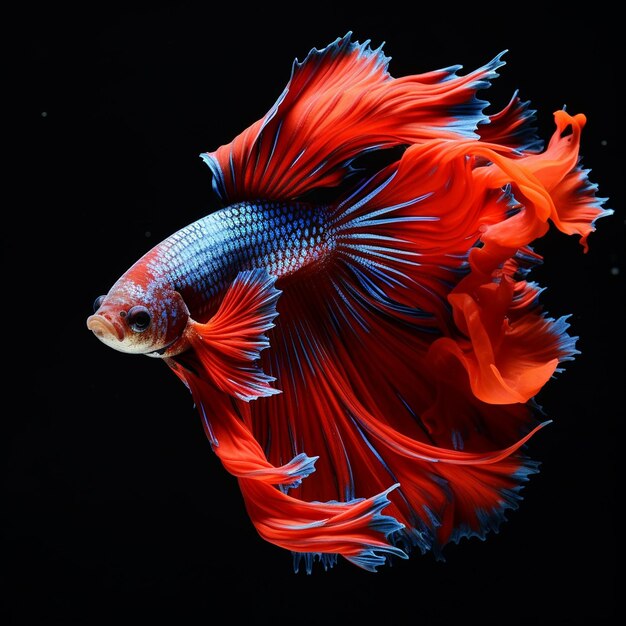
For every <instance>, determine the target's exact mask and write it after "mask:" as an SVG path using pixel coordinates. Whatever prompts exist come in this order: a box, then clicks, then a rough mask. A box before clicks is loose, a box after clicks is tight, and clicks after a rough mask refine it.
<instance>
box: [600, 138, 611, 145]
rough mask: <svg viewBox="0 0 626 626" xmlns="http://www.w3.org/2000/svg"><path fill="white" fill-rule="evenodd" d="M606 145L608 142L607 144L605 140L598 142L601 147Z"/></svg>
mask: <svg viewBox="0 0 626 626" xmlns="http://www.w3.org/2000/svg"><path fill="white" fill-rule="evenodd" d="M608 143H609V142H608V141H607V140H606V139H603V140H602V141H601V142H600V145H601V146H606V145H607V144H608Z"/></svg>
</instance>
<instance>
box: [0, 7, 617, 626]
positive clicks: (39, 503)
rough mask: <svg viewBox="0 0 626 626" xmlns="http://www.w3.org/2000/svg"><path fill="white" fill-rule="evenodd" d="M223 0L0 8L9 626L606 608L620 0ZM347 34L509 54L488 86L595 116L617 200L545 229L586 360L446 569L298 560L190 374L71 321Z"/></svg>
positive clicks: (604, 167)
mask: <svg viewBox="0 0 626 626" xmlns="http://www.w3.org/2000/svg"><path fill="white" fill-rule="evenodd" d="M94 6H95V5H94ZM213 6H214V5H212V4H209V3H205V4H204V5H202V7H201V8H198V5H188V4H186V3H182V4H181V3H176V4H174V3H172V4H171V5H169V6H168V5H165V6H164V8H158V7H156V6H154V5H151V6H149V7H147V8H143V9H140V8H132V9H131V8H123V7H119V6H118V7H112V6H111V5H109V4H107V3H104V4H98V5H97V7H96V8H94V7H91V8H89V9H76V10H69V9H61V8H58V7H55V6H48V7H47V8H45V9H42V8H37V7H34V6H28V5H25V6H24V7H23V10H22V12H21V15H20V16H19V17H15V18H11V19H7V20H6V22H5V28H6V29H7V30H8V31H11V32H10V33H9V34H13V35H16V36H15V37H14V38H13V40H14V43H13V44H12V46H11V51H10V52H9V56H8V57H6V60H8V63H7V66H8V67H7V69H8V72H9V75H10V76H11V77H12V78H15V79H16V84H15V87H13V86H11V85H9V86H8V87H6V86H5V87H6V91H5V99H7V100H9V101H15V102H16V103H17V104H18V105H19V115H17V116H16V117H15V118H12V117H9V118H8V119H7V118H5V123H6V124H7V129H6V130H7V132H10V131H16V130H17V131H18V132H17V135H18V139H19V149H18V150H17V152H16V153H15V154H11V155H8V156H9V157H11V160H12V161H13V162H14V163H17V164H18V165H19V166H20V167H21V169H22V171H24V172H25V174H26V177H25V182H21V181H20V183H19V185H18V188H17V193H16V194H15V195H14V196H13V197H12V198H10V197H9V199H8V200H6V203H7V204H6V209H7V210H6V213H5V214H3V222H4V223H5V225H6V224H7V222H8V226H7V227H6V228H5V229H3V232H2V240H3V250H4V252H3V253H4V255H5V259H4V264H3V271H4V277H5V280H4V291H5V302H6V303H7V305H6V306H5V307H4V311H3V314H4V316H5V319H4V335H5V341H4V344H5V352H4V363H5V366H6V367H7V368H8V370H9V372H10V373H9V378H8V380H6V379H5V391H4V396H5V398H6V402H5V403H3V404H4V410H3V418H2V420H3V422H4V423H5V425H7V426H8V427H9V434H8V436H7V437H6V439H5V443H6V445H5V446H4V448H5V456H4V466H3V495H2V501H3V504H4V506H3V507H2V508H3V513H2V526H3V541H4V546H3V549H2V561H3V562H4V564H5V565H6V575H7V578H6V582H5V584H4V588H5V590H6V591H8V602H6V608H7V609H8V612H9V617H8V622H5V623H10V624H16V625H17V624H20V625H23V624H29V625H30V624H42V625H44V624H45V625H46V626H48V625H53V624H100V623H103V624H126V623H136V624H151V623H155V622H156V623H168V624H212V623H221V622H222V620H221V618H220V617H219V613H216V611H217V609H218V607H219V608H224V609H225V610H226V611H227V615H230V616H231V617H232V618H233V619H234V618H236V622H235V623H260V624H291V623H307V624H308V623H315V624H320V625H323V624H343V623H350V624H356V623H358V622H362V623H373V618H374V617H375V616H377V615H381V616H383V615H385V617H384V621H383V622H382V623H387V624H400V623H414V624H425V625H430V624H441V625H444V624H445V625H447V624H460V623H466V624H579V623H580V624H589V623H593V624H603V623H611V622H612V621H613V619H614V618H615V616H616V615H618V609H617V608H616V600H615V580H616V578H615V577H616V556H615V555H616V550H617V546H618V544H617V542H618V538H617V532H616V530H617V529H616V523H617V521H618V520H617V516H616V508H615V504H616V502H617V501H618V499H619V497H620V495H619V494H620V492H621V491H618V489H620V490H621V487H618V481H617V477H616V471H617V466H618V465H617V460H616V455H617V454H619V452H618V451H619V449H620V447H619V446H618V440H617V435H618V429H617V423H618V420H619V419H622V416H623V411H624V397H623V384H624V368H623V360H624V357H623V354H624V344H623V337H624V333H623V328H624V308H623V285H624V274H625V273H626V266H625V265H624V217H625V214H624V210H623V186H624V175H623V156H622V155H621V154H620V152H619V149H620V147H621V146H620V145H619V144H618V127H619V124H620V121H619V120H618V109H617V106H618V105H617V89H618V85H619V83H620V81H621V80H622V79H623V76H622V73H621V72H622V70H621V66H620V65H619V64H618V62H617V61H616V53H617V49H618V47H619V46H620V39H621V38H623V33H621V32H620V31H619V28H618V26H617V25H616V24H617V21H618V19H617V17H616V15H615V14H614V13H613V12H612V11H611V10H608V9H604V7H603V6H602V3H597V2H594V3H591V4H590V5H589V8H588V11H587V13H586V14H583V13H576V12H574V11H573V10H572V11H571V12H567V11H566V10H565V8H563V7H562V5H557V4H554V5H553V4H552V3H544V6H545V7H547V8H544V9H542V10H541V11H538V12H532V13H527V12H524V11H523V10H522V9H523V8H524V7H525V8H526V10H527V11H529V10H530V6H529V5H528V4H526V5H520V11H519V14H517V15H516V16H515V17H514V18H511V17H507V16H508V15H510V14H511V13H510V11H511V9H510V8H508V9H507V13H506V15H505V14H504V13H502V12H501V11H500V10H499V5H486V4H484V5H482V8H478V5H475V4H473V5H472V7H471V8H470V7H468V8H467V9H466V10H461V11H458V10H454V9H453V8H452V7H449V6H448V5H445V4H443V3H442V4H440V5H439V6H434V5H433V7H431V8H429V9H420V8H419V6H418V3H413V6H412V8H411V12H410V13H405V12H403V11H402V10H401V9H400V7H399V6H395V5H393V4H387V5H386V4H385V3H382V4H380V5H378V6H377V7H376V10H375V11H370V12H368V13H367V14H364V9H363V8H362V7H360V6H359V5H357V4H354V5H353V6H351V7H344V8H340V7H337V6H335V7H334V8H329V7H324V6H322V5H319V4H315V5H313V4H310V3H309V4H298V5H296V4H294V5H293V6H292V8H291V9H289V10H286V9H278V8H270V7H268V6H267V5H259V6H258V7H257V8H255V9H254V10H249V9H246V8H244V7H243V6H240V5H239V4H238V3H231V4H229V5H227V6H225V7H222V11H223V13H218V12H215V11H213V8H212V7H213ZM558 7H561V9H558ZM348 30H353V31H354V33H355V35H356V37H357V38H359V39H361V40H363V39H366V38H371V39H372V40H373V43H374V44H376V45H378V44H379V43H380V42H382V41H386V42H387V43H386V47H385V50H386V52H387V54H389V55H391V56H392V57H393V60H392V62H391V72H392V74H394V75H396V76H399V75H404V74H408V73H416V72H421V71H427V70H431V69H435V68H438V67H443V66H447V65H451V64H454V63H462V64H463V65H464V67H465V68H466V69H467V70H471V69H473V68H475V67H477V66H479V65H481V64H483V63H484V62H486V61H488V60H489V59H490V58H492V57H493V56H494V55H495V54H497V53H498V52H499V51H501V50H502V49H504V48H508V49H509V50H510V52H509V53H508V55H507V57H506V59H507V62H508V65H507V66H506V67H505V68H503V69H502V70H501V78H499V79H498V80H497V81H496V83H495V84H494V86H493V87H492V89H491V91H490V93H489V96H488V97H489V98H490V99H491V100H492V102H494V103H495V104H496V106H497V105H503V104H505V103H506V101H507V100H508V98H509V96H510V94H511V92H512V91H513V90H514V89H515V88H519V89H520V90H521V93H522V95H523V96H524V97H526V98H530V99H531V100H532V101H533V104H534V105H535V106H536V107H537V108H538V109H539V111H540V116H539V124H540V128H541V131H542V135H543V136H544V137H545V138H548V137H549V135H550V134H551V132H552V122H551V113H552V111H553V110H555V109H557V108H560V107H562V106H563V104H567V106H568V110H570V111H571V112H579V111H582V112H584V113H586V114H587V115H588V117H589V124H588V127H587V129H586V131H585V134H584V139H583V154H584V157H585V163H586V164H587V166H589V167H592V168H593V174H592V179H593V180H594V181H596V182H598V183H599V184H600V188H601V193H602V194H603V195H608V196H610V197H611V200H610V203H609V206H611V207H612V208H614V209H616V211H617V214H616V215H615V216H614V217H612V218H609V219H605V220H602V221H600V222H599V230H598V232H597V233H596V234H595V235H593V236H592V237H591V238H590V245H591V251H590V253H589V254H588V255H583V253H582V251H581V249H580V248H579V246H578V244H577V242H576V240H575V238H567V237H565V236H561V235H558V236H550V237H548V238H547V239H546V240H545V241H544V242H542V243H541V245H540V246H539V250H540V252H542V253H544V254H545V256H546V263H545V265H544V266H543V267H542V268H540V269H539V270H538V271H536V272H535V279H536V280H538V281H539V282H541V283H543V284H545V285H548V287H549V289H548V290H547V291H546V292H545V294H544V295H543V301H544V303H545V304H546V306H547V308H548V309H549V311H550V312H551V313H552V314H553V315H556V316H558V315H562V314H566V313H572V317H571V323H572V326H573V333H574V334H578V335H580V336H581V339H580V342H579V348H580V349H581V350H582V355H581V356H580V357H579V358H578V359H577V361H576V362H575V363H572V364H570V365H568V367H567V371H566V373H565V374H564V375H562V376H559V377H558V379H557V380H555V381H552V383H551V384H550V385H549V386H548V387H547V388H546V389H545V391H543V392H542V393H541V395H540V397H539V400H540V402H541V403H542V404H543V406H544V408H545V409H546V411H547V413H548V415H549V416H550V417H551V418H553V419H554V420H555V422H554V424H553V425H552V426H550V427H549V428H547V429H545V430H544V431H543V432H541V433H540V434H539V435H537V436H536V437H535V438H534V439H533V441H532V443H531V445H530V453H531V454H532V455H533V456H534V457H535V458H537V459H540V460H541V461H542V462H543V466H542V473H541V474H540V475H539V476H537V477H535V478H533V480H532V482H531V483H530V485H529V487H528V488H527V489H526V490H525V492H524V493H525V501H524V503H523V505H522V507H521V509H520V510H519V511H517V512H514V513H510V514H509V515H508V517H509V522H508V523H507V524H506V525H504V526H503V528H502V531H501V533H500V534H499V535H497V536H491V537H490V538H489V539H488V540H487V541H486V542H484V543H481V542H479V541H477V540H472V541H463V542H462V543H461V544H460V545H458V546H450V547H448V549H447V550H446V555H447V559H448V560H447V562H446V563H443V564H442V563H437V562H435V560H434V558H433V557H432V556H431V555H426V556H423V557H422V556H419V555H418V554H414V556H413V558H411V560H410V561H408V562H400V563H395V564H394V566H393V567H392V568H383V569H382V570H381V571H380V572H379V573H378V574H376V575H372V574H369V573H366V572H363V571H360V570H358V569H357V568H355V567H353V566H351V565H349V564H348V563H347V562H340V564H339V565H338V566H337V567H336V568H335V569H334V570H332V571H330V572H327V573H324V572H323V571H322V570H321V569H320V570H319V571H315V573H314V575H313V576H308V577H307V576H305V575H303V574H300V575H295V574H293V572H292V569H291V556H290V554H289V553H287V552H285V551H283V550H281V549H279V548H276V547H274V546H271V545H269V544H266V543H265V542H263V541H262V540H261V539H260V538H258V536H257V535H256V533H255V531H254V529H253V527H252V525H251V524H250V522H249V520H248V517H247V515H246V513H245V511H244V508H243V504H242V500H241V497H240V495H239V491H238V488H237V485H236V481H235V479H234V478H232V477H231V476H229V475H228V474H226V472H225V471H224V470H223V469H222V467H221V466H220V464H219V462H218V461H217V459H216V458H215V457H214V456H213V454H212V453H211V451H210V447H209V444H208V442H207V441H206V439H205V437H204V435H203V433H202V429H201V426H200V422H199V418H198V416H197V415H196V412H195V411H194V409H193V408H192V403H191V398H190V396H189V394H188V393H187V391H186V390H185V389H184V388H183V386H182V385H181V384H180V383H179V382H178V380H176V379H175V377H174V376H173V375H172V374H171V373H170V372H169V371H167V368H166V367H165V366H164V365H163V364H161V363H159V362H158V361H155V360H149V359H143V358H139V357H132V356H127V355H122V354H119V353H115V352H113V351H112V350H110V349H108V348H106V347H105V346H103V345H102V344H100V343H99V342H98V341H96V340H95V338H94V337H93V336H92V335H91V333H90V332H89V331H88V330H87V329H86V328H85V318H86V316H87V315H88V314H89V313H90V312H91V306H92V302H93V299H94V298H95V297H96V296H98V295H99V294H101V293H104V292H106V291H107V290H108V288H109V287H110V285H111V284H112V283H113V281H114V280H115V279H116V278H117V277H118V276H119V275H120V274H121V273H122V272H123V271H124V270H125V269H126V268H127V267H128V266H129V265H130V264H131V263H132V262H134V261H135V260H136V259H137V258H138V257H139V256H140V255H141V254H142V253H143V252H145V251H146V250H147V249H148V248H149V247H151V246H152V245H154V244H156V243H157V242H158V241H160V240H161V239H163V238H164V237H166V236H167V235H169V234H170V233H172V232H173V231H175V230H176V229H178V228H180V227H182V226H184V225H185V224H187V223H189V222H190V221H192V220H195V219H196V218H198V217H200V216H202V215H203V214H205V213H206V212H208V211H210V210H212V209H213V208H215V207H216V206H217V205H216V202H215V198H214V197H213V195H212V192H211V185H210V176H209V171H208V169H207V168H206V166H205V165H203V164H202V162H201V161H200V159H199V158H198V154H199V153H200V152H202V151H206V150H210V149H214V148H215V147H217V146H218V145H220V144H222V143H225V142H227V141H230V139H231V138H232V137H233V136H234V135H235V134H237V133H238V132H240V131H241V130H242V129H243V128H244V127H245V126H247V125H248V124H250V123H251V122H252V121H254V120H256V119H258V118H259V117H260V116H261V115H262V114H264V113H265V111H266V110H267V109H268V108H269V106H270V105H271V104H272V103H273V102H274V100H275V98H276V97H277V96H278V94H279V93H280V91H281V90H282V88H283V86H284V84H285V83H286V81H287V79H288V76H289V70H290V67H291V62H292V59H293V58H294V57H295V56H298V57H300V58H303V57H304V55H305V54H306V52H307V51H308V50H309V49H310V48H311V47H313V46H318V47H322V46H324V45H326V44H327V43H329V42H330V41H332V40H333V39H335V38H336V37H337V36H339V35H342V34H344V33H345V32H346V31H348ZM619 137H620V138H621V131H620V132H619ZM10 178H11V177H10ZM14 182H16V181H15V180H9V181H7V183H8V185H9V186H12V185H13V183H14ZM7 197H8V196H7ZM619 612H621V611H619ZM227 623H229V622H227Z"/></svg>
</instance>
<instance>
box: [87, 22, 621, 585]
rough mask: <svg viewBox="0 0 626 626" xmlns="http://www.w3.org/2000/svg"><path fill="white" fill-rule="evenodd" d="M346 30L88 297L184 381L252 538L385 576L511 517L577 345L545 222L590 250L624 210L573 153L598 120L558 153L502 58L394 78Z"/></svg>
mask: <svg viewBox="0 0 626 626" xmlns="http://www.w3.org/2000/svg"><path fill="white" fill-rule="evenodd" d="M389 61H390V59H389V58H388V57H387V56H385V54H384V53H383V50H382V46H381V47H379V48H376V49H374V48H373V47H371V46H370V44H369V41H366V42H365V43H359V42H357V41H354V40H353V38H352V35H351V33H348V34H347V35H346V36H344V37H342V38H339V39H337V40H336V41H334V42H333V43H331V44H330V45H328V46H327V47H325V48H323V49H321V50H318V49H316V48H313V49H312V50H311V51H310V52H309V54H308V55H307V56H306V58H305V59H304V60H303V61H302V62H299V61H298V60H297V59H296V61H295V62H294V64H293V67H292V72H291V77H290V80H289V82H288V84H287V86H286V87H285V89H284V90H283V92H282V93H281V94H280V96H279V97H278V99H277V100H276V103H275V104H274V105H273V106H272V107H271V108H270V110H269V111H268V113H267V114H266V115H265V116H264V117H262V118H261V119H260V120H258V121H257V122H255V123H254V124H252V125H251V126H250V127H249V128H247V129H246V130H244V131H243V132H242V133H241V134H240V135H238V136H237V137H236V138H235V139H234V140H233V141H232V142H231V143H229V144H227V145H223V146H221V147H219V148H217V150H215V151H214V152H208V153H205V154H202V155H201V157H202V159H204V161H205V162H206V164H207V165H208V167H209V169H210V171H211V174H212V185H213V191H214V193H215V194H217V196H218V198H219V200H220V202H221V203H222V204H221V206H222V208H221V209H219V210H217V211H214V212H212V213H210V214H209V215H207V216H204V217H201V218H200V219H199V220H198V221H195V222H193V223H192V224H190V225H189V226H186V227H185V228H183V229H182V230H179V231H178V232H176V233H174V234H173V235H171V236H170V237H168V238H167V239H165V240H164V241H163V242H161V243H160V244H158V245H157V246H156V247H154V248H153V249H151V250H150V251H148V252H147V253H146V254H145V255H144V256H143V257H141V258H140V259H139V261H137V262H136V263H135V264H134V265H133V266H132V267H131V268H130V269H129V270H128V271H126V273H125V274H123V275H122V277H121V278H120V279H119V280H118V281H117V282H116V283H115V284H114V285H113V287H112V288H111V290H110V291H109V292H108V294H107V295H105V296H100V297H99V298H98V299H97V300H96V301H95V312H94V314H93V315H91V316H90V317H89V318H88V320H87V326H88V327H89V329H90V330H91V331H93V333H94V334H95V335H96V337H97V338H98V339H100V340H101V341H102V342H103V343H105V344H107V345H108V346H110V347H112V348H114V349H115V350H119V351H121V352H127V353H132V354H145V355H147V356H150V357H154V358H159V359H162V360H163V361H164V362H165V364H166V365H168V366H169V367H170V368H171V370H172V371H173V372H174V374H176V375H177V376H178V377H179V378H180V379H181V381H182V382H183V383H184V384H185V385H186V386H187V388H188V389H189V391H190V392H191V394H192V397H193V401H194V403H195V405H196V407H197V409H198V411H199V414H200V417H201V422H202V425H203V428H204V430H205V432H206V435H207V437H208V439H209V441H210V444H211V448H212V450H213V451H214V452H215V454H217V455H218V457H219V459H220V460H221V462H222V463H223V465H224V467H225V468H226V470H227V471H228V472H230V473H231V474H233V475H234V476H236V477H237V479H238V482H239V486H240V489H241V493H242V496H243V499H244V502H245V506H246V510H247V512H248V514H249V516H250V519H251V521H252V523H253V524H254V526H255V528H256V530H257V532H258V533H259V535H260V536H261V537H262V538H264V539H265V540H267V541H269V542H271V543H273V544H276V545H277V546H280V547H282V548H285V549H286V550H289V551H291V552H292V553H293V556H294V567H295V569H296V571H298V568H299V567H303V568H304V569H305V570H306V571H307V572H308V573H310V572H311V569H312V567H313V563H314V562H315V561H316V560H319V561H320V562H321V564H322V565H323V566H324V567H325V568H328V567H329V566H332V565H334V564H335V563H336V562H337V558H338V556H342V557H344V558H345V559H347V560H348V561H351V562H352V563H354V564H356V565H358V566H360V567H362V568H364V569H366V570H370V571H375V570H376V568H377V567H378V566H380V565H381V564H383V563H385V562H388V561H390V560H393V559H394V558H407V554H408V553H409V552H410V551H411V550H412V549H415V548H417V549H419V550H420V551H421V552H422V553H425V552H427V551H429V550H432V551H433V553H434V554H435V555H436V556H437V557H441V554H442V548H443V547H444V546H445V545H446V544H448V543H449V542H458V541H459V540H460V539H461V538H463V537H472V536H475V537H480V538H484V537H485V535H486V534H487V533H489V532H490V531H494V532H495V531H498V529H499V526H500V524H501V522H502V521H503V520H504V514H505V512H506V510H507V509H515V508H517V506H518V504H519V501H520V500H521V496H520V493H519V492H520V489H521V488H522V486H523V485H524V484H525V483H526V482H527V481H528V478H529V476H530V475H531V474H534V473H536V472H537V470H538V462H536V461H534V460H532V459H531V458H529V457H528V456H527V454H526V448H527V447H528V446H526V445H525V444H526V443H527V442H528V440H529V438H530V437H531V436H532V435H533V434H535V433H536V432H537V431H538V430H539V429H540V428H541V427H542V426H544V425H545V424H546V423H547V422H545V421H542V415H543V413H542V412H541V411H540V410H539V408H538V405H537V404H536V403H535V402H534V400H533V398H534V397H535V396H536V394H537V393H538V392H539V391H540V390H541V389H542V388H543V386H544V385H545V384H546V383H547V382H548V380H549V379H550V378H551V377H552V376H553V375H554V374H555V372H558V371H560V369H561V368H560V364H562V363H563V362H564V361H568V360H571V359H572V358H573V357H574V355H575V354H576V353H577V350H576V348H575V339H576V338H573V337H571V336H570V335H568V333H567V329H568V323H567V320H566V318H564V317H561V318H558V319H554V318H551V317H549V316H547V314H546V313H545V311H544V310H543V308H542V306H541V304H540V302H539V295H540V292H541V288H540V287H539V286H538V285H537V284H536V283H534V282H531V281H529V280H528V274H529V272H530V271H531V270H532V268H533V266H535V265H537V264H538V263H540V262H541V261H542V258H541V256H540V255H539V254H538V253H537V252H535V251H533V249H532V248H531V247H530V246H531V244H532V242H534V241H535V240H537V239H539V238H540V237H542V236H543V235H545V234H546V233H547V232H548V229H549V228H550V225H551V224H552V225H553V227H555V228H556V229H558V230H559V231H561V232H563V233H565V234H568V235H578V236H579V237H580V241H581V243H582V245H583V247H584V249H585V251H586V250H587V238H588V236H589V234H590V233H591V232H592V231H593V230H594V223H595V220H596V219H597V218H599V217H602V216H603V215H607V214H608V213H610V211H608V210H605V209H603V208H602V205H603V203H604V202H605V200H604V199H602V198H598V197H596V190H597V189H596V185H594V184H592V183H591V182H590V181H589V179H588V170H585V169H583V167H582V165H581V162H580V158H579V143H580V138H581V132H582V130H583V127H584V125H585V121H586V120H585V116H584V115H582V114H576V115H570V114H569V113H568V112H566V111H565V110H560V111H557V112H556V113H555V114H554V121H555V126H556V129H555V131H554V134H553V136H552V138H551V139H550V141H549V143H548V145H547V147H545V148H544V146H543V143H542V142H541V140H540V139H539V138H538V137H537V134H536V128H535V111H533V110H532V109H531V108H530V105H529V103H528V102H525V101H523V100H522V99H520V97H519V96H518V95H517V93H515V94H514V95H513V97H512V99H511V100H510V102H509V104H508V105H507V106H505V107H504V109H502V110H501V111H499V112H497V113H494V114H486V113H485V112H484V111H485V109H486V108H487V106H488V103H487V102H486V101H484V100H481V99H479V98H478V97H477V92H478V91H480V90H483V89H486V88H488V87H490V84H491V81H492V80H493V79H494V78H495V77H497V75H498V74H497V70H498V68H500V67H501V66H502V65H504V63H503V61H502V54H500V55H498V56H496V57H495V58H494V59H493V60H492V61H491V62H489V63H487V64H486V65H484V66H483V67H480V68H479V69H477V70H475V71H473V72H470V73H461V70H462V66H460V65H455V66H451V67H446V68H444V69H440V70H436V71H431V72H427V73H423V74H416V75H412V76H404V77H401V78H393V77H392V76H391V75H390V74H389V72H388V65H389Z"/></svg>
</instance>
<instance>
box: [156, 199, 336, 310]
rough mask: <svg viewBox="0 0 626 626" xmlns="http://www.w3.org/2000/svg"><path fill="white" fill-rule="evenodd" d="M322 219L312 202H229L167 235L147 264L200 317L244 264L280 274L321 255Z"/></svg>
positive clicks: (326, 245) (324, 245) (325, 243)
mask: <svg viewBox="0 0 626 626" xmlns="http://www.w3.org/2000/svg"><path fill="white" fill-rule="evenodd" d="M324 222H325V210H324V209H323V208H320V207H315V206H312V205H310V204H304V203H293V204H285V203H279V202H241V203H237V204H233V205H231V206H229V207H226V208H224V209H221V210H219V211H216V212H215V213H212V214H210V215H208V216H207V217H204V218H202V219H200V220H198V221H197V222H194V223H192V224H189V226H186V227H185V228H183V229H181V230H179V231H178V232H176V233H174V234H173V235H172V236H171V237H168V238H167V239H166V240H165V241H163V242H162V243H161V244H160V245H159V246H158V248H157V249H156V250H155V253H154V255H153V256H152V258H151V260H150V263H149V265H148V267H149V269H150V270H151V271H152V272H153V273H154V275H155V276H162V277H167V281H168V282H170V283H171V284H172V286H173V288H174V289H176V290H177V291H179V292H180V293H181V295H182V296H183V299H184V300H185V302H186V304H187V306H188V307H189V311H190V313H191V316H192V317H193V318H194V319H201V318H202V317H203V313H205V312H206V311H207V310H208V309H209V308H210V306H211V303H212V301H213V299H214V298H215V296H217V295H218V294H220V293H221V292H223V290H224V289H225V288H226V287H227V286H228V285H229V284H230V283H231V282H232V280H233V279H234V278H235V276H237V274H238V273H239V272H241V271H243V270H249V269H257V268H265V269H267V270H268V272H269V273H270V274H271V275H273V276H276V277H277V278H280V277H283V276H287V275H289V274H292V273H293V272H295V271H297V270H299V269H301V268H303V267H304V266H306V265H309V264H311V263H313V262H315V261H319V260H322V259H323V258H324V256H325V255H327V253H328V251H329V249H330V245H331V244H330V242H329V239H328V232H327V230H326V229H325V227H324Z"/></svg>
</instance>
